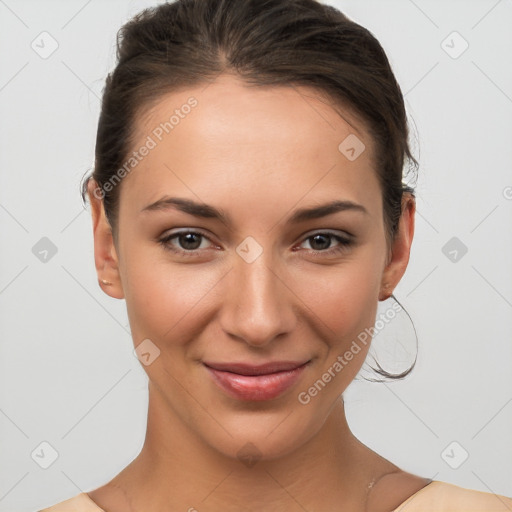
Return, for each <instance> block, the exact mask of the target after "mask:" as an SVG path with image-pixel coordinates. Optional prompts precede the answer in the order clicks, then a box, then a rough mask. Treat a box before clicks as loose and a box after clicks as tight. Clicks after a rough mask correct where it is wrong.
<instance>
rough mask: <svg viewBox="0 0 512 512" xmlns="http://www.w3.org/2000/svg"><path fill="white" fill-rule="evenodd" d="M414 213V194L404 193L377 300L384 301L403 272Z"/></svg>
mask: <svg viewBox="0 0 512 512" xmlns="http://www.w3.org/2000/svg"><path fill="white" fill-rule="evenodd" d="M415 213H416V201H415V199H414V196H413V195H412V194H404V196H403V198H402V214H401V216H400V221H399V225H398V230H397V233H396V236H395V238H394V240H393V242H392V247H391V251H390V253H391V257H390V258H389V260H388V263H387V265H386V267H385V269H384V272H383V274H382V279H381V290H380V294H379V301H384V300H386V299H388V298H389V297H391V295H392V294H393V290H394V288H395V287H396V286H397V285H398V283H399V282H400V279H402V276H403V275H404V273H405V270H406V268H407V264H408V263H409V256H410V253H411V245H412V240H413V237H414V215H415Z"/></svg>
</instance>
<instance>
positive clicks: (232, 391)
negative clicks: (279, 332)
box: [205, 363, 307, 401]
mask: <svg viewBox="0 0 512 512" xmlns="http://www.w3.org/2000/svg"><path fill="white" fill-rule="evenodd" d="M306 365H307V363H306V364H303V365H302V366H299V367H298V368H295V370H289V371H285V372H276V373H269V374H267V375H239V374H237V373H231V372H224V371H220V370H214V369H213V368H210V367H209V366H205V367H206V369H207V370H208V371H209V372H210V374H211V375H212V377H213V380H214V381H215V383H216V384H217V385H218V386H219V387H220V388H221V389H223V390H224V391H225V392H226V393H227V394H228V395H230V396H232V397H233V398H237V399H238V400H253V401H261V400H271V399H272V398H277V397H278V396H279V395H282V394H283V393H284V392H285V391H286V390H287V389H289V388H291V387H292V386H293V385H294V384H295V383H296V382H297V380H298V379H299V378H300V376H301V375H302V372H303V371H304V370H305V368H306Z"/></svg>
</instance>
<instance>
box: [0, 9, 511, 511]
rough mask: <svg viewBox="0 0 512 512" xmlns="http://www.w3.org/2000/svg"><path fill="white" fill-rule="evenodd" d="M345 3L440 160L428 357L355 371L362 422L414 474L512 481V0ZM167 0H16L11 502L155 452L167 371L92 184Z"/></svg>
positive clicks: (80, 487) (427, 201) (507, 487)
mask: <svg viewBox="0 0 512 512" xmlns="http://www.w3.org/2000/svg"><path fill="white" fill-rule="evenodd" d="M328 3H331V4H333V5H336V6H337V7H338V8H340V9H341V10H343V11H344V12H345V13H346V14H347V15H349V16H350V17H351V18H353V19H354V20H355V21H357V22H359V23H360V24H362V25H364V26H366V27H367V28H368V29H370V30H371V31H372V32H373V33H374V34H375V35H376V36H377V38H378V39H379V40H380V41H381V43H382V45H383V46H384V48H385V50H386V51H387V53H388V56H389V58H390V60H391V63H392V65H393V68H394V71H395V73H396V76H397V78H398V81H399V83H400V84H401V87H402V90H403V92H404V95H405V98H406V104H407V108H408V112H409V116H410V118H411V123H412V126H413V139H414V141H415V142H413V144H414V147H415V153H416V155H417V156H418V158H419V160H420V164H421V169H420V174H419V179H418V182H417V198H418V202H417V205H418V212H417V218H416V236H415V240H414V243H413V247H412V255H411V261H410V264H409V268H408V270H407V272H406V274H405V276H404V278H403V280H402V282H401V283H400V285H399V287H398V288H397V289H396V291H395V295H396V297H397V298H398V299H399V300H400V302H401V303H402V304H403V305H404V306H405V308H406V309H407V311H408V313H409V314H410V315H411V317H412V319H413V321H414V326H415V328H416V330H417V334H418V338H419V356H418V364H417V366H416V368H415V370H414V371H413V373H412V374H411V375H410V376H409V377H408V378H406V379H405V380H404V381H401V382H396V383H381V384H376V383H368V382H365V381H362V380H361V381H359V380H357V381H355V382H354V383H353V384H352V386H351V387H350V388H349V390H348V391H347V392H346V393H345V400H346V404H347V415H348V420H349V423H350V425H351V427H352V429H353V431H354V433H355V434H356V435H357V436H358V437H359V438H360V439H361V440H362V441H363V442H364V443H366V444H368V445H369V446H370V447H372V448H373V449H375V450H376V451H377V452H379V453H380V454H382V455H383V456H384V457H386V458H388V459H390V460H391V461H393V462H394V463H395V464H397V465H398V466H400V467H402V468H403V469H405V470H407V471H411V472H414V473H416V474H419V475H423V476H427V477H430V478H434V479H436V480H443V481H447V482H451V483H455V484H457V485H460V486H464V487H469V488H473V489H479V490H482V491H486V492H496V493H498V494H505V495H508V496H511V495H512V436H511V435H510V432H511V426H512V404H511V402H512V372H511V366H512V365H511V362H512V343H511V332H512V315H511V308H512V279H511V265H510V262H511V261H512V230H511V229H510V224H511V223H510V220H511V210H512V200H511V199H512V173H511V162H512V144H511V141H512V121H511V120H512V69H511V66H510V55H511V51H512V31H511V30H510V27H511V26H512V1H511V0H500V1H496V0H481V1H467V0H465V1H462V0H460V1H453V0H451V1H449V2H447V1H445V2H440V1H437V0H415V1H412V0H395V1H382V0H379V1H377V0H375V1H370V0H344V1H338V2H334V1H331V2H328ZM151 5H156V3H155V2H152V1H130V2H123V1H118V0H115V1H114V0H110V1H102V2H100V1H99V0H89V1H88V2H87V1H83V0H72V1H69V0H68V1H48V0H47V1H44V2H43V1H28V0H27V1H23V0H18V1H16V0H0V48H1V53H0V69H1V75H0V115H1V117H0V119H1V122H0V141H1V146H2V150H1V151H0V172H1V187H0V229H1V239H2V242H1V248H2V250H1V251H0V263H1V266H0V512H7V511H20V512H21V511H33V510H37V509H38V508H42V507H43V506H49V505H51V504H54V503H56V502H58V501H61V500H63V499H66V498H68V497H71V496H74V495H76V494H78V493H79V492H81V491H87V490H91V489H93V488H95V487H98V486H99V485H101V484H103V483H105V482H106V481H108V480H109V479H110V478H112V477H113V476H114V475H116V474H117V473H118V472H119V471H120V470H121V469H122V468H123V467H124V466H126V465H127V464H128V463H129V462H130V461H131V460H132V459H133V458H134V457H135V456H136V455H137V454H138V452H139V450H140V449H141V447H142V442H143V439H144V434H145V426H146V408H147V379H146V376H145V373H144V372H143V370H142V367H141V364H140V363H139V361H138V360H137V359H136V358H135V357H134V356H133V353H132V349H133V345H132V340H131V337H130V332H129V327H128V320H127V316H126V313H125V303H124V301H118V300H115V299H112V298H110V297H108V296H106V295H105V294H103V292H102V291H101V290H100V288H99V286H98V284H97V279H96V273H95V269H94V260H93V242H92V230H91V220H90V212H89V209H88V208H87V209H84V208H83V207H82V204H81V200H80V197H79V193H78V190H79V183H80V179H81V177H82V175H83V174H84V172H86V171H87V170H88V169H90V168H91V166H92V164H93V151H94V141H95V135H96V134H95V130H96V123H97V119H98V113H99V106H100V101H99V98H100V97H101V89H102V86H103V82H104V79H105V76H106V74H107V72H108V71H109V70H111V68H112V66H113V65H114V62H115V60H114V43H115V34H116V32H117V30H118V29H119V27H120V26H121V24H122V23H123V22H125V21H126V20H128V19H129V18H130V17H131V16H132V15H133V14H135V13H136V12H138V11H139V10H140V9H142V8H143V7H146V6H151ZM43 31H47V32H48V33H49V34H50V35H51V36H46V35H43V36H41V35H40V34H41V32H43ZM454 31H456V32H458V33H459V34H460V36H458V35H453V34H452V33H453V32H454ZM52 40H55V41H57V43H58V48H57V49H56V51H55V52H54V53H53V54H51V55H50V56H47V55H43V56H44V57H46V58H43V56H41V53H44V52H45V51H46V52H48V51H49V50H51V44H52ZM33 41H34V43H33ZM443 41H444V43H443ZM465 41H467V43H468V44H469V46H468V48H467V49H466V50H465V51H464V52H463V53H461V51H462V50H463V49H464V47H465ZM32 44H33V45H34V46H35V48H37V51H36V50H34V49H33V48H32V47H31V45H32ZM459 54H460V55H459ZM414 127H415V128H414ZM44 237H47V238H48V239H49V240H50V241H51V244H53V246H54V247H55V248H54V251H55V249H56V251H57V252H56V253H55V254H53V253H52V246H51V245H49V242H48V240H43V241H40V240H41V239H42V238H44ZM454 237H455V239H454V240H452V239H453V238H454ZM447 244H448V245H447ZM34 247H35V249H33V248H34ZM464 247H466V248H467V253H465V254H464ZM44 250H48V251H49V252H48V253H44ZM453 251H456V252H453ZM45 257H46V260H45V259H44V258H45ZM387 302H389V301H387ZM387 302H386V303H387ZM386 303H384V304H382V307H386ZM401 316H402V317H403V315H401ZM379 339H380V341H379ZM386 340H387V341H386ZM389 340H391V341H392V340H395V341H394V342H392V343H391V344H389V343H388V342H389ZM396 340H398V341H396ZM383 341H385V343H384V344H383V345H382V347H383V348H382V351H381V354H384V355H387V356H389V361H390V364H391V363H393V364H394V363H396V361H397V360H398V359H402V356H403V354H404V353H406V352H408V351H409V349H410V348H411V347H412V348H414V343H415V340H414V332H413V331H412V326H411V325H410V323H409V324H407V322H404V321H398V320H397V321H394V322H392V323H390V324H389V325H387V326H386V327H385V329H384V330H383V331H382V333H379V335H378V336H377V338H376V339H375V347H376V349H377V348H378V346H379V344H381V342H383ZM44 441H46V442H47V443H49V444H50V445H51V446H52V447H53V448H54V449H55V450H56V452H57V453H58V458H57V459H56V460H55V462H53V464H51V465H50V466H49V467H48V468H47V469H43V468H42V467H41V464H43V465H44V464H45V463H49V462H51V460H50V459H49V458H48V457H51V450H50V449H47V448H45V447H44V446H45V445H43V452H44V453H45V456H44V457H39V458H38V457H37V456H36V455H34V457H33V456H32V455H31V454H33V453H34V451H35V452H36V453H43V452H41V446H40V445H41V443H42V442H44ZM45 457H46V460H44V459H45ZM466 457H467V459H466ZM465 459H466V460H465Z"/></svg>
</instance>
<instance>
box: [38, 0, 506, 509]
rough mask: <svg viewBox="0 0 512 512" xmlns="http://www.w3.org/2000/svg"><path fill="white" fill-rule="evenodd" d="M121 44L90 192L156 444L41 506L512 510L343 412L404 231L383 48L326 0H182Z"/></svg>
mask: <svg viewBox="0 0 512 512" xmlns="http://www.w3.org/2000/svg"><path fill="white" fill-rule="evenodd" d="M120 36H121V37H120V38H119V41H118V64H117V67H116V69H115V70H114V72H113V73H112V74H111V75H109V77H108V78H107V84H106V88H105V91H104V95H103V103H102V112H101V116H100V120H99V125H98V134H97V144H96V162H95V168H94V172H93V175H92V176H91V177H89V178H88V179H87V180H86V182H85V183H84V194H85V193H87V194H88V197H89V200H90V203H91V208H92V217H93V230H94V247H95V262H96V269H97V273H98V279H99V283H100V286H101V287H102V289H103V290H104V291H105V293H107V294H108V295H110V296H111V297H115V298H120V299H122V298H124V299H125V300H126V304H127V309H128V315H129V319H130V326H131V332H132V336H133V340H134V345H135V348H136V352H137V354H138V356H139V359H140V361H141V363H142V365H143V367H144V369H145V371H146V372H147V375H148V378H149V410H148V424H147V433H146V439H145V443H144V446H143V448H142V450H141V453H140V454H139V456H138V457H137V458H136V459H135V460H134V461H133V462H132V463H131V464H130V465H128V466H127V467H126V468H125V469H124V470H123V471H122V472H121V473H120V474H118V475H117V476H116V477H115V478H114V479H113V480H112V481H110V482H108V483H106V484H105V485H103V486H102V487H99V488H97V489H94V490H92V491H89V492H87V493H81V494H79V495H77V496H75V497H73V498H71V499H70V500H67V501H65V502H62V503H60V504H58V505H55V506H53V507H50V508H47V509H45V511H46V512H48V511H51V512H58V511H64V510H76V511H80V512H98V511H101V510H103V511H106V512H121V511H123V512H126V511H133V512H139V511H151V512H160V511H164V510H165V511H166V512H168V511H180V510H183V511H187V510H188V511H196V510H197V511H199V512H203V511H221V510H222V511H237V512H238V511H244V510H247V511H249V510H258V511H281V510H297V511H304V510H306V511H313V510H318V511H338V510H340V511H341V510H350V511H352V512H358V511H361V512H362V511H368V512H389V511H394V510H397V511H398V510H407V511H410V512H412V511H420V510H421V511H424V510H429V511H434V510H435V511H448V510H449V511H450V512H453V511H464V512H467V511H477V510H478V511H484V510H485V511H505V510H511V509H512V500H511V499H510V498H507V497H504V496H496V495H494V494H491V493H483V492H479V491H474V490H468V489H463V488H461V487H457V486H454V485H452V484H448V483H444V482H440V481H432V480H430V479H428V478H424V477H421V476H419V475H414V474H411V473H408V472H406V471H404V470H402V469H400V468H399V467H397V466H396V465H395V464H393V463H392V462H390V461H388V460H386V459H384V458H383V457H381V456H380V455H378V454H377V453H375V452H374V451H372V450H371V449H370V448H368V447H367V446H365V445H364V444H363V443H361V442H360V441H359V440H358V439H357V438H356V437H355V435H354V434H353V433H352V432H351V431H350V428H349V426H348V424H347V421H346V417H345V411H344V405H343V395H342V394H343V392H344V391H345V389H346V388H347V387H348V385H349V384H350V383H351V381H352V380H353V379H354V377H355V376H356V375H357V373H358V372H359V370H360V368H361V366H362V364H363V362H364V360H365V357H366V355H367V353H368V349H369V346H370V340H369V339H367V338H368V337H364V336H362V335H361V334H362V333H365V332H367V331H368V329H369V328H370V327H372V326H373V325H374V322H375V317H376V311H377V305H378V302H379V301H383V300H386V299H387V298H388V297H390V296H391V295H392V292H393V289H394V288H395V287H396V286H397V284H398V282H399V281H400V279H401V278H402V276H403V274H404V272H405V269H406V267H407V264H408V260H409V254H410V248H411V243H412V240H413V235H414V215H415V197H414V190H413V189H412V188H410V187H408V186H405V185H404V184H403V182H402V170H403V167H404V163H405V162H406V161H408V162H409V163H412V164H413V165H414V164H416V162H415V160H414V158H413V157H412V155H411V152H410V149H409V146H408V142H407V136H408V129H407V121H406V114H405V109H404V104H403V98H402V95H401V92H400V88H399V86H398V84H397V83H396V80H395V78H394V76H393V73H392V71H391V68H390V66H389V63H388V60H387V58H386V56H385V54H384V52H383V50H382V48H381V46H380V45H379V43H378V42H377V41H376V39H375V38H374V37H373V36H372V35H371V34H370V33H369V32H368V31H367V30H366V29H364V28H362V27H360V26H359V25H357V24H355V23H354V22H352V21H350V20H348V19H347V18H346V17H345V16H344V15H343V14H341V13H340V12H339V11H337V10H335V9H334V8H332V7H328V6H325V5H322V4H321V3H318V2H316V1H314V0H268V1H261V0H178V1H176V2H174V3H170V4H163V5H161V6H159V7H157V8H154V9H148V10H146V11H143V12H142V13H140V14H139V15H138V16H136V17H135V18H134V19H133V20H132V21H130V22H129V23H127V24H126V25H125V26H124V27H123V28H122V29H121V34H120ZM285 192H286V194H285ZM322 243H323V244H324V245H323V246H322ZM379 371H380V373H381V374H385V372H384V371H382V370H379ZM406 373H408V372H404V373H403V374H400V375H398V376H393V375H390V377H402V376H404V375H405V374H406ZM319 491H320V492H319Z"/></svg>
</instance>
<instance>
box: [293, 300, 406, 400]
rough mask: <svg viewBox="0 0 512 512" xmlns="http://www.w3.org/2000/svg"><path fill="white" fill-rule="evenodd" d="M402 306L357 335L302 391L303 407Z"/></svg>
mask: <svg viewBox="0 0 512 512" xmlns="http://www.w3.org/2000/svg"><path fill="white" fill-rule="evenodd" d="M402 309H403V308H402V306H400V304H398V302H395V303H394V304H393V306H392V307H391V308H389V309H387V310H386V312H385V313H381V314H380V315H379V319H378V320H376V322H375V326H374V327H370V328H368V327H366V328H365V329H364V331H362V332H360V333H359V334H358V335H357V340H353V341H352V344H351V345H350V348H349V349H348V350H346V351H345V352H344V353H343V354H342V355H338V357H337V358H336V361H335V362H334V363H333V364H332V365H331V366H329V368H327V370H326V371H325V372H324V373H323V374H322V376H321V377H320V378H319V379H318V380H316V381H315V382H314V383H313V385H312V386H311V387H309V388H308V389H307V390H306V391H301V392H300V393H299V394H298V395H297V399H298V401H299V402H300V403H301V404H302V405H307V404H309V402H311V398H313V397H315V396H317V395H318V393H319V392H320V391H322V390H323V389H324V388H325V387H326V386H327V384H328V383H329V382H330V381H331V380H332V379H333V378H334V377H336V375H337V374H338V373H340V372H341V370H343V368H345V366H347V365H348V363H349V362H350V361H352V359H353V358H354V356H355V355H357V354H359V352H361V350H362V347H361V344H362V345H364V346H366V345H367V344H368V341H371V340H372V338H373V337H374V335H375V334H376V333H378V332H380V331H381V330H382V329H384V327H385V326H386V325H387V324H388V323H389V322H391V320H393V318H395V316H396V315H397V313H399V312H400V311H402Z"/></svg>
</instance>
